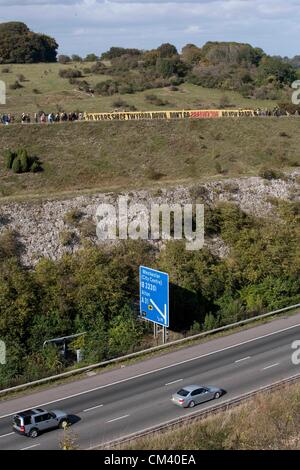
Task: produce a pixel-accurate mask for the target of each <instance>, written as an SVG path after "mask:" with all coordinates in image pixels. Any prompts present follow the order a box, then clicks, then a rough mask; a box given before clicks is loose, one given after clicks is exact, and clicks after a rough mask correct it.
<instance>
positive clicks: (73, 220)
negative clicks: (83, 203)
mask: <svg viewBox="0 0 300 470" xmlns="http://www.w3.org/2000/svg"><path fill="white" fill-rule="evenodd" d="M82 216H83V213H82V212H81V211H80V210H79V209H71V210H70V211H68V212H66V214H65V216H64V222H65V223H66V224H69V225H74V226H77V225H78V222H79V221H80V219H81V218H82Z"/></svg>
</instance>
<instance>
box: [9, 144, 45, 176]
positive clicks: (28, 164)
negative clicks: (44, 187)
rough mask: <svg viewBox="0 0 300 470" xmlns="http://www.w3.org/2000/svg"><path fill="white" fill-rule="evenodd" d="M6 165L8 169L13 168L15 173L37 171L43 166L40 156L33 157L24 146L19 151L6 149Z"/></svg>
mask: <svg viewBox="0 0 300 470" xmlns="http://www.w3.org/2000/svg"><path fill="white" fill-rule="evenodd" d="M4 165H5V168H6V169H7V170H10V169H12V170H13V172H14V173H27V172H29V171H31V172H33V173H36V172H38V171H41V169H42V166H41V162H40V160H39V158H38V157H31V156H29V155H28V152H27V150H26V149H24V148H20V149H18V150H17V151H12V150H6V151H5V152H4Z"/></svg>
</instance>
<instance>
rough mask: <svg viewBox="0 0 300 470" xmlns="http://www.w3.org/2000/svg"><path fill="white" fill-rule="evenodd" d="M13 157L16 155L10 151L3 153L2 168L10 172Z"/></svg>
mask: <svg viewBox="0 0 300 470" xmlns="http://www.w3.org/2000/svg"><path fill="white" fill-rule="evenodd" d="M15 156H16V154H15V153H14V152H12V151H11V150H6V151H5V152H4V166H5V168H6V169H7V170H11V168H12V164H13V161H14V158H15Z"/></svg>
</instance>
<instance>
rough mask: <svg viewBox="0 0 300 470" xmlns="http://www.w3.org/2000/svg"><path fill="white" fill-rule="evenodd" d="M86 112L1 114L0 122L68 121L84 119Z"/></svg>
mask: <svg viewBox="0 0 300 470" xmlns="http://www.w3.org/2000/svg"><path fill="white" fill-rule="evenodd" d="M83 120H84V114H83V113H78V112H73V113H66V112H60V113H58V112H56V113H49V114H48V113H44V112H40V113H34V114H29V113H22V114H21V116H14V115H13V114H0V124H4V125H7V124H13V123H17V122H21V123H22V124H31V123H32V124H47V123H48V124H52V123H55V122H67V121H72V122H73V121H83Z"/></svg>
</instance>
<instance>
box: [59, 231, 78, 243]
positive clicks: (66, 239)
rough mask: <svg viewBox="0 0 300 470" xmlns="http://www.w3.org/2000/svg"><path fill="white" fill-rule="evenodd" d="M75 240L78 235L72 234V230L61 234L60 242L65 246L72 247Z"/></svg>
mask: <svg viewBox="0 0 300 470" xmlns="http://www.w3.org/2000/svg"><path fill="white" fill-rule="evenodd" d="M75 240H76V234H75V232H71V231H70V230H63V231H62V232H60V234H59V241H60V243H61V244H62V245H63V246H71V245H73V243H74V241H75Z"/></svg>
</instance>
